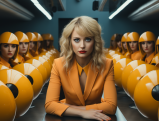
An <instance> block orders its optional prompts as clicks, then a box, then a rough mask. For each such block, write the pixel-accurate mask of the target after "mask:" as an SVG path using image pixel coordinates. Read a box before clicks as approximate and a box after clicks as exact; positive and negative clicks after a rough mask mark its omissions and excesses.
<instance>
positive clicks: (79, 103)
mask: <svg viewBox="0 0 159 121" xmlns="http://www.w3.org/2000/svg"><path fill="white" fill-rule="evenodd" d="M103 45H104V43H103V40H102V38H101V26H100V25H99V24H98V23H97V21H96V20H94V19H92V18H91V17H87V16H81V17H76V18H74V19H73V20H72V21H71V22H70V23H69V24H68V25H67V26H66V27H65V28H64V30H63V33H62V37H61V38H60V46H61V57H60V58H58V59H55V60H54V63H53V68H52V71H51V77H50V82H49V87H48V90H47V95H46V102H45V109H46V112H47V113H50V114H55V115H58V116H80V117H83V118H86V119H96V120H100V121H102V120H104V121H105V120H111V118H110V117H108V116H107V115H105V114H112V115H113V114H115V112H116V107H117V94H116V88H115V84H114V78H113V75H114V68H113V61H112V60H110V59H106V58H105V55H104V47H103ZM61 86H62V88H63V90H64V94H65V99H64V100H62V101H59V96H60V88H61ZM103 92H104V99H102V98H101V97H102V94H103Z"/></svg>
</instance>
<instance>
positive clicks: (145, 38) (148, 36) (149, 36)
mask: <svg viewBox="0 0 159 121" xmlns="http://www.w3.org/2000/svg"><path fill="white" fill-rule="evenodd" d="M145 41H153V42H154V43H155V42H156V36H155V35H154V34H153V33H152V32H150V31H146V32H144V33H143V34H141V36H140V38H139V49H140V51H141V53H142V54H143V55H144V54H145V52H144V51H143V49H142V47H141V42H145Z"/></svg>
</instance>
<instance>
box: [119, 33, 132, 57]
mask: <svg viewBox="0 0 159 121" xmlns="http://www.w3.org/2000/svg"><path fill="white" fill-rule="evenodd" d="M129 34H130V32H127V33H125V34H124V35H123V36H122V38H121V48H122V54H123V55H124V56H125V57H126V58H130V53H129V51H128V50H127V37H128V35H129Z"/></svg>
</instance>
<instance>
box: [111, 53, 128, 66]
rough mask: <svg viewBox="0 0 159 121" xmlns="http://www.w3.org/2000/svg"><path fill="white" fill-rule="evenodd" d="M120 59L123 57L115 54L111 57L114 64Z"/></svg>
mask: <svg viewBox="0 0 159 121" xmlns="http://www.w3.org/2000/svg"><path fill="white" fill-rule="evenodd" d="M122 58H125V57H124V56H123V55H118V54H115V56H114V55H113V63H114V64H116V62H118V61H119V60H120V59H122Z"/></svg>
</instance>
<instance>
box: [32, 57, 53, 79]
mask: <svg viewBox="0 0 159 121" xmlns="http://www.w3.org/2000/svg"><path fill="white" fill-rule="evenodd" d="M33 59H36V60H38V61H40V62H41V63H42V64H43V66H44V67H45V68H46V71H47V74H48V75H47V79H48V78H49V77H50V74H51V65H50V64H49V62H48V61H47V60H45V59H44V58H42V57H40V56H36V57H34V58H33Z"/></svg>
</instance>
